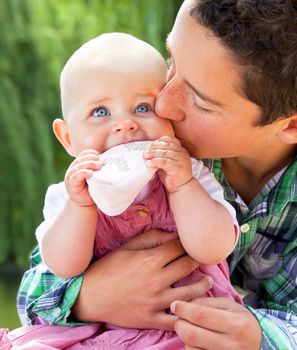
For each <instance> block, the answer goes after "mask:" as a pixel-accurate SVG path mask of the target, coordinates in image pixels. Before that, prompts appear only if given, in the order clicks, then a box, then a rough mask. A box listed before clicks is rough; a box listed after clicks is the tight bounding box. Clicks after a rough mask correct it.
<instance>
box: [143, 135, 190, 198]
mask: <svg viewBox="0 0 297 350" xmlns="http://www.w3.org/2000/svg"><path fill="white" fill-rule="evenodd" d="M144 158H145V159H147V160H148V161H147V166H148V167H151V168H158V169H161V170H160V171H159V172H158V173H159V176H160V179H161V181H162V182H163V184H164V185H165V187H166V188H167V190H168V191H169V192H176V191H177V190H178V189H179V188H180V187H181V186H183V185H185V184H186V183H188V182H190V180H191V179H192V177H193V174H192V163H191V158H190V156H189V153H188V152H187V150H186V149H185V148H183V147H182V145H181V143H180V141H179V140H178V139H177V138H175V137H170V136H163V137H161V138H159V139H158V140H156V141H154V142H153V143H152V144H151V145H150V147H149V148H148V149H147V150H146V151H145V152H144Z"/></svg>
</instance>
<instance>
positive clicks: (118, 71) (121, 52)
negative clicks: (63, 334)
mask: <svg viewBox="0 0 297 350" xmlns="http://www.w3.org/2000/svg"><path fill="white" fill-rule="evenodd" d="M166 79H167V69H166V63H165V61H164V59H163V58H162V56H161V55H160V54H159V53H158V52H157V51H156V50H155V49H154V48H153V47H152V46H150V45H149V44H147V43H145V42H143V41H141V40H139V39H137V38H135V37H133V36H131V35H128V34H123V33H110V34H103V35H101V36H99V37H97V38H95V39H92V40H90V41H89V42H87V43H86V44H84V45H83V46H82V47H80V48H79V49H78V50H77V51H76V52H75V53H74V54H73V55H72V56H71V58H70V59H69V60H68V62H67V63H66V65H65V67H64V69H63V71H62V73H61V80H60V84H61V100H62V112H63V118H64V119H63V120H62V119H56V120H55V121H54V123H53V129H54V133H55V135H56V137H57V138H58V140H59V141H60V142H61V144H62V145H63V146H64V148H65V149H66V151H67V152H68V153H69V154H70V155H71V156H73V157H74V158H75V159H74V161H73V162H72V163H71V164H70V166H69V168H68V169H67V171H66V174H65V178H64V182H62V183H59V184H57V185H52V186H50V187H49V189H48V192H47V194H46V199H45V207H44V217H45V220H44V222H43V223H42V224H41V225H40V226H39V228H38V229H37V239H38V242H39V246H40V250H41V254H42V257H43V260H44V263H45V264H46V265H47V267H48V268H49V269H50V270H51V271H52V272H53V273H55V274H57V275H59V276H61V277H64V278H71V277H73V276H76V275H78V274H80V273H82V272H83V271H84V270H85V269H86V268H87V267H88V266H89V264H90V263H91V261H93V260H94V259H95V260H96V259H100V258H101V257H102V256H103V255H105V254H106V253H108V252H109V251H111V250H113V249H115V248H117V247H118V246H120V245H121V244H123V243H124V242H126V241H128V240H129V239H130V238H132V237H134V236H135V235H138V234H140V233H142V232H144V231H147V230H149V229H151V228H156V229H160V230H164V231H167V232H172V233H173V234H174V233H175V234H176V232H178V237H179V239H180V240H181V243H182V245H183V247H184V249H185V250H186V252H187V253H188V254H189V255H190V256H191V257H192V258H194V259H195V260H197V261H198V262H199V265H200V267H199V269H197V270H196V271H195V272H194V273H192V274H191V275H190V276H188V277H187V278H185V279H183V280H182V281H180V282H179V283H177V284H176V285H184V284H188V283H193V282H196V281H198V280H199V279H200V278H201V277H202V276H205V275H210V276H211V277H212V280H213V287H212V289H211V291H210V292H209V293H208V295H209V296H227V297H230V298H233V299H235V300H237V301H239V302H240V298H239V297H238V295H237V293H236V292H235V291H234V290H233V288H232V286H231V284H230V282H229V276H228V268H227V265H226V263H225V262H224V260H225V259H226V257H227V256H228V255H229V254H230V253H231V251H232V249H233V247H234V245H235V243H236V241H237V233H238V227H237V223H236V218H235V212H234V210H233V208H232V207H231V205H229V204H228V203H227V202H226V201H225V200H224V196H223V191H222V189H221V187H220V185H219V184H218V183H217V182H216V180H215V178H214V176H213V175H212V174H211V173H210V172H209V171H208V169H207V168H206V167H204V166H203V163H202V162H201V161H198V160H194V159H191V158H190V157H189V155H188V152H187V151H186V149H185V148H184V147H183V146H182V144H181V142H180V141H179V140H178V139H177V138H175V136H174V130H173V128H172V125H171V123H170V122H169V120H167V119H162V118H159V117H158V116H157V115H156V114H155V111H154V104H155V100H156V98H157V96H158V94H159V93H160V91H161V90H162V88H163V86H164V84H165V83H166ZM142 141H150V142H149V143H148V147H147V148H146V149H145V150H144V151H143V155H142V157H143V162H145V166H146V167H147V169H150V170H152V174H153V172H154V171H156V170H157V172H156V173H155V175H152V178H151V179H150V180H147V181H148V183H147V184H146V185H145V187H144V189H142V190H141V191H140V193H139V194H138V195H137V197H136V198H135V199H134V200H133V202H132V203H131V205H130V206H129V207H128V208H127V209H124V211H123V212H121V213H119V214H116V215H114V214H113V216H109V215H106V214H105V213H104V212H102V210H100V209H98V207H97V205H96V204H95V202H94V199H95V198H92V196H91V195H90V193H89V190H88V182H91V180H92V178H94V177H95V176H96V174H100V171H103V170H104V167H106V166H107V165H106V164H105V163H106V161H105V159H106V158H104V155H105V154H107V153H108V152H110V150H113V149H114V150H116V152H117V149H119V150H120V149H121V148H122V147H119V145H126V146H127V145H130V143H132V142H137V143H135V144H134V145H140V142H142ZM116 146H117V147H118V148H116ZM136 149H138V151H139V147H138V148H137V147H136ZM141 152H142V151H141ZM126 191H127V193H128V192H129V188H127V189H126ZM98 201H100V198H98ZM139 268H141V266H139ZM110 312H114V310H111V311H110ZM84 327H91V326H84ZM96 332H97V333H96V334H97V337H96V339H98V344H101V342H103V343H104V344H109V345H110V346H116V345H117V344H118V341H119V340H118V339H120V341H119V342H120V343H122V342H125V341H127V342H131V347H129V349H130V348H131V349H133V348H135V349H146V348H147V347H149V346H151V345H153V344H160V345H159V347H158V349H159V348H160V349H161V348H162V346H164V348H165V347H166V346H169V345H170V349H181V348H182V347H183V345H182V342H181V341H180V339H178V337H177V335H176V334H175V333H174V332H167V331H162V330H135V329H121V328H118V327H116V326H114V325H109V324H104V325H101V326H100V330H98V329H97V330H96ZM76 336H77V334H76ZM132 344H133V346H134V347H133V346H132ZM161 344H163V345H161ZM100 348H102V349H103V348H104V347H100Z"/></svg>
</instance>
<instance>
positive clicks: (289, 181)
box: [203, 156, 297, 219]
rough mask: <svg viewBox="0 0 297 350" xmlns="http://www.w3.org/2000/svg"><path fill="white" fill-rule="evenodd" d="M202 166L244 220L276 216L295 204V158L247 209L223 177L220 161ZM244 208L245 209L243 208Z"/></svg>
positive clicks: (296, 196) (296, 171)
mask: <svg viewBox="0 0 297 350" xmlns="http://www.w3.org/2000/svg"><path fill="white" fill-rule="evenodd" d="M203 162H204V164H205V165H206V166H207V167H208V168H209V169H210V170H211V171H212V172H213V173H214V175H215V177H216V179H217V180H218V181H219V182H220V183H221V185H222V186H223V187H224V192H225V198H226V199H227V200H228V201H229V202H231V203H233V204H234V205H235V206H236V207H237V208H238V209H239V207H240V208H241V209H240V210H239V211H240V212H241V213H242V214H243V212H246V214H247V215H248V216H249V217H248V218H247V217H245V219H251V216H252V217H253V218H257V217H264V216H266V215H267V214H271V215H276V214H278V213H280V212H282V211H283V209H284V208H285V206H286V205H287V204H288V203H290V202H297V156H295V158H294V159H293V160H292V162H291V163H290V164H289V165H288V166H287V167H286V168H284V169H282V170H281V171H279V172H278V173H277V174H275V175H274V177H273V178H272V179H270V180H269V181H268V183H267V184H266V185H265V186H264V187H263V188H262V190H261V191H260V193H259V194H258V195H257V196H256V197H255V198H254V199H253V201H252V202H251V203H250V205H249V208H250V209H249V208H248V207H247V206H246V204H245V203H244V202H243V200H242V199H241V198H240V196H239V195H238V194H237V193H236V192H235V191H234V190H233V188H232V187H231V185H230V184H229V183H228V181H227V180H226V178H225V177H224V173H223V170H222V160H221V159H206V160H203ZM276 185H277V186H276ZM244 207H245V208H244Z"/></svg>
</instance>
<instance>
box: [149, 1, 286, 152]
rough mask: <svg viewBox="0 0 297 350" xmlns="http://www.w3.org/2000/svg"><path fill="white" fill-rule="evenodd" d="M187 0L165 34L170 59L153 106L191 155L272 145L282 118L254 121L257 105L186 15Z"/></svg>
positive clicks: (219, 50) (222, 52)
mask: <svg viewBox="0 0 297 350" xmlns="http://www.w3.org/2000/svg"><path fill="white" fill-rule="evenodd" d="M191 3H192V1H190V0H186V1H185V2H184V3H183V5H182V7H181V10H180V12H179V14H178V16H177V19H176V22H175V24H174V26H173V29H172V32H171V33H170V35H169V37H168V43H167V45H168V49H169V52H170V54H171V56H172V65H171V68H170V72H169V76H168V83H167V85H166V86H165V87H164V89H163V91H162V92H161V94H160V96H159V98H158V100H157V103H156V112H157V113H158V115H160V116H161V117H164V118H169V119H171V120H172V124H173V127H174V131H175V134H176V137H178V138H179V139H180V140H181V142H182V144H183V146H184V147H185V148H187V149H188V151H189V153H190V155H191V156H194V157H195V156H196V157H201V158H215V157H218V158H224V157H253V156H254V155H256V154H258V153H259V152H260V153H261V152H263V150H268V149H273V147H277V145H280V143H281V141H280V140H279V137H278V134H279V132H280V131H281V130H282V128H283V125H284V123H286V120H280V121H277V122H274V123H273V124H271V125H267V126H264V127H263V126H257V121H258V120H259V116H260V109H259V107H258V106H257V105H255V104H253V103H252V102H250V101H249V100H247V99H246V97H245V96H244V94H243V93H242V91H241V89H240V79H241V75H240V69H242V68H241V67H239V65H237V64H236V63H235V62H234V60H233V59H232V57H231V56H230V55H229V54H228V52H227V50H226V49H225V48H224V47H223V46H221V44H220V43H219V41H218V40H217V39H216V38H215V37H214V36H213V35H212V34H211V33H210V32H207V31H206V29H205V28H204V27H202V26H200V25H198V24H197V22H196V21H195V20H194V19H193V18H192V17H191V16H190V15H189V5H191Z"/></svg>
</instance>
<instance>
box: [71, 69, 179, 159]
mask: <svg viewBox="0 0 297 350" xmlns="http://www.w3.org/2000/svg"><path fill="white" fill-rule="evenodd" d="M150 64H151V63H150V62H147V67H149V66H150ZM140 66H141V67H143V65H140ZM141 67H133V69H131V67H130V68H129V67H112V66H106V67H104V68H103V67H101V68H100V70H99V69H98V68H96V69H94V68H90V69H85V70H84V71H83V72H81V74H80V76H79V78H78V79H77V86H76V88H75V91H76V92H74V93H73V91H72V93H71V94H70V95H69V96H67V94H66V95H65V96H64V99H66V101H65V105H67V108H66V109H67V119H66V123H67V127H68V131H69V136H70V140H71V154H72V155H73V156H77V155H78V154H79V153H80V152H81V151H83V150H86V149H95V150H97V151H98V152H100V153H102V152H104V151H106V150H107V149H109V148H111V147H113V146H116V145H119V144H122V143H127V142H132V141H142V140H155V139H157V138H159V137H161V136H164V135H167V136H173V135H174V132H173V129H172V126H171V123H170V122H169V120H167V119H163V118H159V117H158V116H157V115H156V114H155V111H154V108H155V100H156V98H157V96H158V94H159V92H160V91H161V89H162V88H163V86H164V84H165V82H166V71H165V72H164V67H160V69H155V68H154V69H148V68H147V67H146V69H144V68H141ZM72 90H73V89H72Z"/></svg>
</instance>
